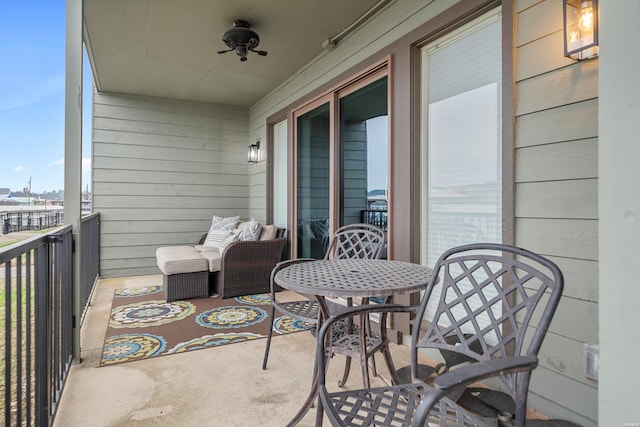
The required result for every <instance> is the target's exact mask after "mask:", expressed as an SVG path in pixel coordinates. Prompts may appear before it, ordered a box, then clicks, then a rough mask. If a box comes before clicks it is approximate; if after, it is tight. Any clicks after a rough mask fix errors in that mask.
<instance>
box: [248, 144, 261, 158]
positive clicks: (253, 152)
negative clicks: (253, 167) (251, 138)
mask: <svg viewBox="0 0 640 427" xmlns="http://www.w3.org/2000/svg"><path fill="white" fill-rule="evenodd" d="M247 161H248V162H249V163H258V162H259V161H260V141H257V142H256V143H255V144H251V145H250V146H248V147H247Z"/></svg>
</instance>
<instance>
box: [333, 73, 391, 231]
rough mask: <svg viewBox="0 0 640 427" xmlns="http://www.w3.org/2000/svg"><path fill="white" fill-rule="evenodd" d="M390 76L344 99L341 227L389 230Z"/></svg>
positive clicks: (341, 130) (341, 151)
mask: <svg viewBox="0 0 640 427" xmlns="http://www.w3.org/2000/svg"><path fill="white" fill-rule="evenodd" d="M387 109H388V95H387V77H383V78H381V79H379V80H377V81H375V82H373V83H371V84H369V85H367V86H365V87H363V88H360V89H358V90H356V91H355V92H352V93H350V94H348V95H346V96H344V97H342V98H341V99H340V177H341V179H340V200H339V207H340V209H339V210H340V220H339V224H340V225H341V226H342V225H347V224H355V223H360V222H364V223H372V224H375V225H377V226H379V227H381V228H383V229H385V230H386V228H387V194H386V193H387V183H388V180H389V117H388V112H387Z"/></svg>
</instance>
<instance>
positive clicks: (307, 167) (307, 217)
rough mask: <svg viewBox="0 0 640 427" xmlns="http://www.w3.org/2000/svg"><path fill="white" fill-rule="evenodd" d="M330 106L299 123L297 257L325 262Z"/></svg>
mask: <svg viewBox="0 0 640 427" xmlns="http://www.w3.org/2000/svg"><path fill="white" fill-rule="evenodd" d="M330 136H331V128H330V109H329V104H328V103H326V104H323V105H321V106H319V107H317V108H315V109H313V110H311V111H309V112H307V113H305V114H303V115H301V116H299V117H298V118H297V120H296V178H297V182H296V189H297V191H296V193H297V200H296V201H297V215H296V216H297V221H298V224H297V226H298V230H297V232H298V233H297V234H298V239H297V248H298V249H297V256H298V257H310V258H323V257H324V254H325V252H326V251H327V249H328V245H329V232H330V231H329V207H330V204H329V202H330V190H329V188H330V187H329V181H330V180H329V176H330V173H329V169H330V151H331V138H330Z"/></svg>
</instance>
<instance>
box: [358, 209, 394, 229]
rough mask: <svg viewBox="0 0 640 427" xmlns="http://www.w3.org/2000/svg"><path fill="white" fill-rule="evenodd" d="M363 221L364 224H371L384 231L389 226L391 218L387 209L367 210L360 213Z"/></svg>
mask: <svg viewBox="0 0 640 427" xmlns="http://www.w3.org/2000/svg"><path fill="white" fill-rule="evenodd" d="M360 212H361V213H360V214H361V221H362V222H363V223H364V224H371V225H375V226H376V227H379V228H381V229H383V230H385V231H386V230H387V227H388V226H389V224H388V222H389V216H388V213H387V210H386V209H365V210H362V211H360Z"/></svg>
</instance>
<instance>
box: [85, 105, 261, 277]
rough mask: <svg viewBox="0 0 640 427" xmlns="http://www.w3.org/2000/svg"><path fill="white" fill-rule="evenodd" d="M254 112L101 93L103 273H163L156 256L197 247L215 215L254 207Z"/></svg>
mask: <svg viewBox="0 0 640 427" xmlns="http://www.w3.org/2000/svg"><path fill="white" fill-rule="evenodd" d="M247 129H248V111H247V110H246V109H241V108H236V107H225V106H212V105H206V104H197V103H186V102H179V101H172V100H161V99H149V98H139V97H133V96H124V95H115V94H101V93H98V94H95V97H94V120H93V176H92V180H93V208H94V210H95V211H98V212H100V213H101V225H102V227H101V274H102V276H104V277H115V276H130V275H142V274H156V273H158V272H159V270H158V268H157V266H156V262H155V250H156V249H157V248H158V247H160V246H166V245H176V244H177V245H181V244H190V245H193V244H194V242H195V240H196V239H197V238H198V237H199V236H200V235H201V234H202V233H204V232H206V231H207V229H208V227H209V225H210V224H211V217H212V215H214V214H215V215H219V216H232V215H239V216H241V217H243V218H246V217H247V215H248V210H249V209H248V208H249V176H248V173H247V172H248V166H247V162H246V146H247Z"/></svg>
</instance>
